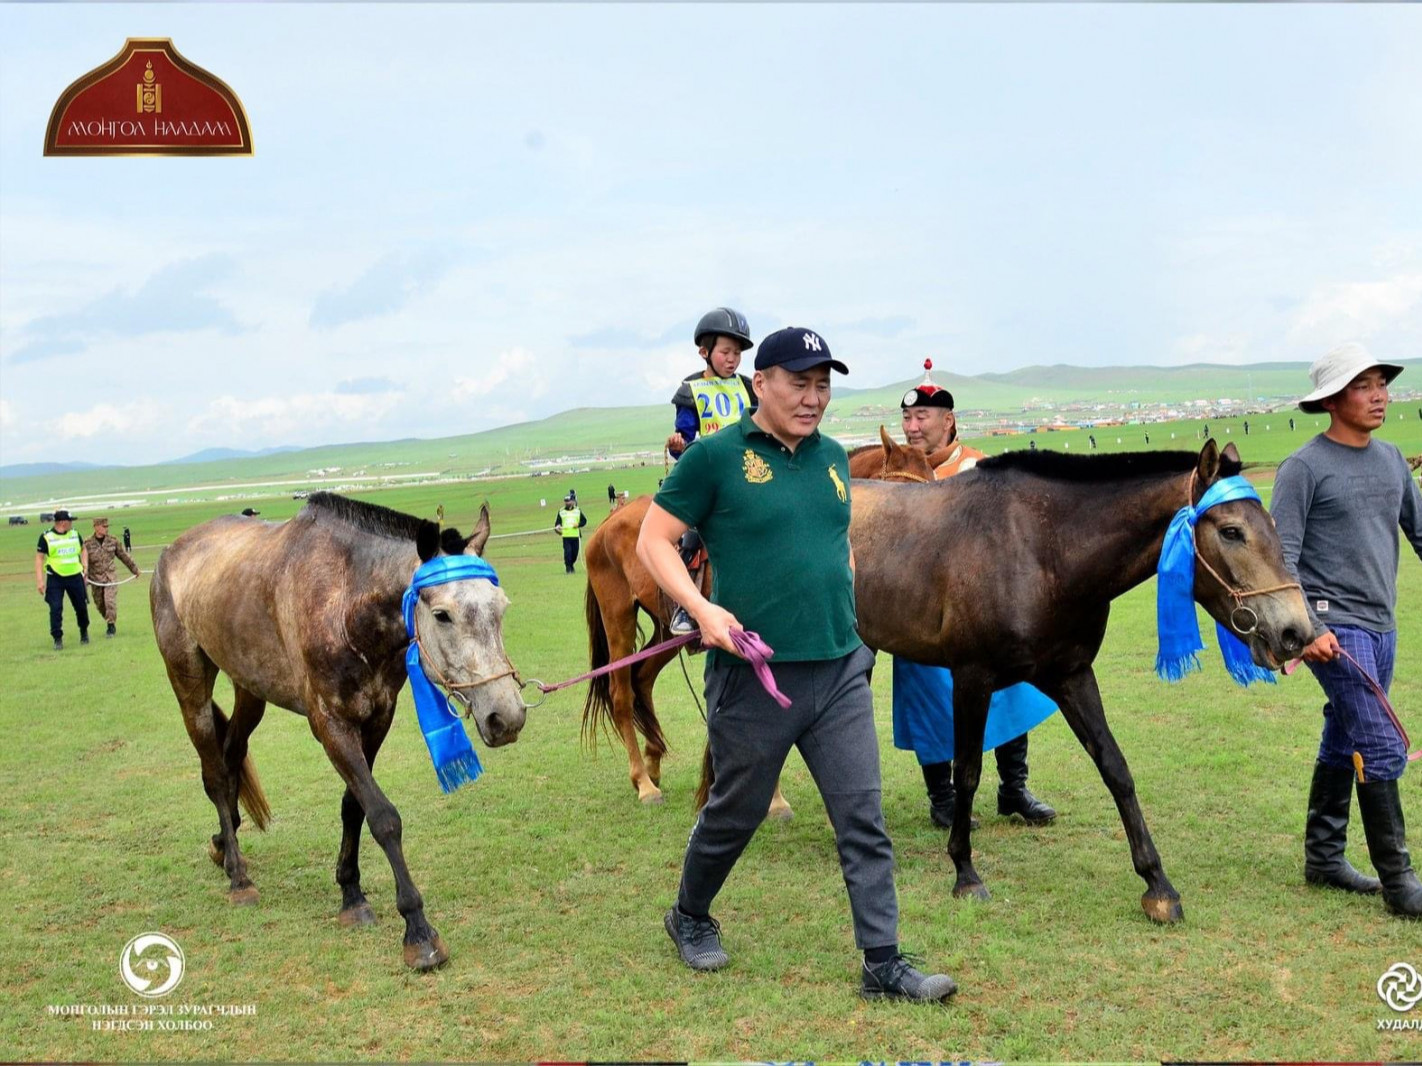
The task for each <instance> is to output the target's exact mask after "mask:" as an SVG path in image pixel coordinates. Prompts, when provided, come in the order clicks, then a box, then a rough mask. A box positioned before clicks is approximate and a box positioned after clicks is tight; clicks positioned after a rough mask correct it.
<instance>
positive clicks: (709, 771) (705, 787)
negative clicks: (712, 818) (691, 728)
mask: <svg viewBox="0 0 1422 1067" xmlns="http://www.w3.org/2000/svg"><path fill="white" fill-rule="evenodd" d="M715 781H716V768H715V767H713V766H711V742H710V741H707V742H706V747H705V748H703V749H702V750H701V781H700V782H699V783H698V784H697V786H696V810H697V811H700V810H701V809H702V808H704V807H705V806H706V802H707V801H708V800H710V799H711V786H712V785H713V784H714V783H715Z"/></svg>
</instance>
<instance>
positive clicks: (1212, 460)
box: [1195, 437, 1220, 500]
mask: <svg viewBox="0 0 1422 1067" xmlns="http://www.w3.org/2000/svg"><path fill="white" fill-rule="evenodd" d="M1195 475H1196V477H1195V482H1196V484H1195V489H1196V491H1197V492H1196V499H1197V500H1198V499H1199V494H1202V493H1204V491H1205V490H1206V489H1208V488H1209V487H1210V486H1212V485H1214V484H1215V480H1216V479H1217V478H1218V477H1219V476H1220V449H1219V446H1218V445H1216V444H1215V439H1214V438H1213V437H1211V438H1210V439H1209V440H1208V441H1206V442H1205V447H1204V448H1202V449H1200V462H1199V465H1198V466H1197V467H1196V468H1195Z"/></svg>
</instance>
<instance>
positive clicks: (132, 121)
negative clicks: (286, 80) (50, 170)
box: [44, 37, 252, 156]
mask: <svg viewBox="0 0 1422 1067" xmlns="http://www.w3.org/2000/svg"><path fill="white" fill-rule="evenodd" d="M44 154H45V155H47V156H132V155H143V156H168V155H173V156H216V155H241V156H250V155H251V154H252V131H251V128H250V127H249V126H248V124H247V113H246V111H245V110H244V109H243V107H242V101H240V100H238V99H237V94H236V93H234V92H233V91H232V90H231V89H230V88H228V86H227V84H226V83H225V82H223V81H222V80H221V79H220V78H218V77H216V76H215V75H213V74H210V73H209V72H207V71H205V70H203V69H202V68H201V67H199V66H196V65H194V64H193V63H190V62H188V61H187V60H186V59H184V58H183V57H182V56H181V55H179V54H178V50H177V49H176V48H174V47H173V42H172V41H170V40H168V39H167V38H166V37H162V38H147V37H130V38H129V39H128V40H127V41H126V42H124V46H123V50H122V51H120V52H119V54H118V55H117V56H115V57H114V58H113V59H111V60H109V61H108V62H107V63H105V64H104V65H103V66H102V67H98V68H97V69H95V70H91V71H90V72H89V73H88V74H86V75H84V76H83V77H82V78H80V79H79V80H78V81H76V82H75V83H74V84H73V85H71V86H69V88H68V89H66V90H64V92H63V94H62V95H61V96H60V98H59V102H58V103H56V104H55V105H54V110H53V111H52V112H51V113H50V116H49V126H48V128H47V129H46V130H45V134H44Z"/></svg>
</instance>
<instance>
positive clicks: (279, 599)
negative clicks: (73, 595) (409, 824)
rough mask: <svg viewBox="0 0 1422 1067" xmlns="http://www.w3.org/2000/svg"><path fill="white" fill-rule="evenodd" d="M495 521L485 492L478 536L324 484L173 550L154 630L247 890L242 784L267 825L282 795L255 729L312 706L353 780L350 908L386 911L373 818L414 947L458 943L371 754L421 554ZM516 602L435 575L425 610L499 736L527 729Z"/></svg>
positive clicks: (245, 896)
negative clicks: (429, 905)
mask: <svg viewBox="0 0 1422 1067" xmlns="http://www.w3.org/2000/svg"><path fill="white" fill-rule="evenodd" d="M488 537H489V512H488V508H487V506H486V507H484V508H483V509H482V510H481V513H480V516H479V522H478V524H477V525H476V527H475V529H474V532H473V535H472V536H471V537H470V538H469V539H468V540H467V541H466V540H465V539H463V538H461V537H460V536H459V533H458V531H456V530H445V531H443V533H442V534H441V531H440V529H439V527H438V526H437V525H436V524H434V523H432V522H428V521H424V520H421V519H417V518H414V517H412V516H409V515H403V514H401V513H399V512H396V511H391V510H389V509H387V508H382V507H377V506H375V505H373V504H365V503H361V502H359V501H353V500H347V499H345V498H343V497H339V496H335V495H333V494H330V493H317V494H314V495H313V496H312V497H311V498H310V500H309V501H308V502H307V504H306V506H305V507H304V508H303V509H302V510H301V512H300V513H299V514H297V515H296V517H295V518H293V519H291V520H290V521H289V522H285V523H280V524H277V523H269V522H263V521H261V520H257V519H251V518H241V517H239V516H235V515H228V516H223V517H221V518H217V519H213V520H212V521H211V522H206V523H203V524H202V525H201V526H197V527H194V528H193V529H191V530H189V531H187V532H186V533H184V534H183V535H182V536H181V537H179V538H178V539H177V540H176V541H174V542H173V543H172V544H171V545H170V546H168V548H167V549H165V550H164V552H163V555H162V557H161V558H160V559H159V561H158V565H157V567H155V568H154V572H153V582H152V586H151V591H150V597H151V600H152V606H153V629H154V632H155V633H156V634H157V638H158V648H159V651H161V652H162V654H163V660H164V663H165V664H166V666H167V669H168V679H169V681H170V682H171V683H172V686H173V692H174V693H175V694H176V695H177V698H178V705H179V707H180V708H181V709H182V713H183V723H184V725H185V726H186V727H187V730H188V736H189V737H190V738H191V739H192V743H193V747H194V748H196V749H197V752H198V756H199V758H200V759H201V761H202V781H203V786H204V788H205V789H206V790H207V795H208V797H209V798H210V799H211V800H212V803H213V805H214V806H215V807H216V808H217V819H218V832H217V833H216V834H214V835H213V837H212V844H211V846H210V850H209V852H210V855H211V856H212V859H213V862H215V863H217V864H219V865H220V866H222V868H223V869H224V870H225V871H226V873H227V875H228V878H229V879H230V888H229V899H230V900H231V901H232V902H233V903H234V904H251V903H255V902H256V900H257V889H256V887H255V886H254V885H253V884H252V882H251V879H249V878H248V877H247V865H246V861H245V860H244V859H243V858H242V854H241V852H240V851H239V849H238V846H237V828H238V826H239V825H240V824H241V815H240V814H239V813H238V809H237V803H238V798H239V796H240V797H241V800H242V804H243V806H244V807H245V808H246V810H247V813H248V815H250V816H251V817H252V820H253V821H254V822H255V823H256V824H257V826H258V828H259V829H260V828H264V827H265V825H266V823H267V819H268V817H269V816H270V809H269V808H268V806H267V802H266V798H265V796H264V795H263V794H262V789H261V784H260V783H259V782H258V780H257V777H256V774H255V771H254V769H253V767H252V764H251V761H250V760H249V759H248V758H247V739H248V738H249V737H250V736H251V734H252V731H253V730H255V729H256V728H257V725H258V724H259V723H260V722H261V721H262V715H263V713H264V712H265V710H266V706H267V703H268V702H270V703H272V704H276V705H278V706H280V707H283V708H286V709H288V710H290V711H294V712H296V713H297V714H298V715H303V716H305V717H306V720H307V722H308V723H309V724H310V727H311V732H312V733H313V734H314V735H315V736H316V739H317V740H318V741H320V742H321V744H322V746H323V747H324V748H325V750H326V755H327V757H328V758H329V759H330V760H331V763H332V764H333V765H334V766H335V768H336V772H337V773H338V774H339V775H340V776H341V778H342V780H344V782H345V783H346V791H345V796H344V797H343V798H342V801H341V823H342V827H343V834H342V838H341V850H340V855H339V858H338V860H337V863H336V882H337V883H338V884H339V885H340V887H341V894H342V904H341V912H340V920H341V922H342V923H343V924H345V925H357V924H364V923H369V922H374V921H375V916H374V914H373V912H372V911H371V908H370V905H369V904H368V903H367V902H366V899H365V894H364V893H363V892H362V891H361V886H360V866H359V862H358V850H359V846H360V828H361V823H362V821H365V822H368V823H369V824H370V832H371V835H372V836H373V837H374V838H375V840H376V843H377V844H379V845H380V847H381V848H382V849H383V850H384V851H385V854H386V857H387V858H388V859H389V861H390V866H391V869H392V870H393V871H394V874H395V886H396V891H395V902H396V907H398V908H399V911H400V914H401V915H402V916H404V918H405V938H404V956H405V962H406V963H407V964H408V965H409V966H411V967H414V968H416V969H417V970H428V969H430V968H432V967H437V966H439V965H440V964H442V963H443V962H445V960H447V959H448V958H449V953H448V951H447V950H446V948H445V946H444V942H443V941H442V940H441V939H440V936H439V934H438V933H436V932H435V929H434V927H432V926H431V925H430V924H429V923H428V922H427V921H426V919H425V915H424V904H423V901H422V900H421V898H420V893H419V890H418V889H416V888H415V884H414V882H413V880H412V879H411V878H410V872H409V870H408V869H407V868H406V866H405V857H404V853H403V851H402V850H401V845H400V833H401V824H400V815H399V813H398V812H397V811H396V810H395V806H394V805H393V804H391V803H390V801H389V800H388V799H387V798H386V796H385V794H384V793H383V792H381V790H380V787H379V786H378V785H376V784H375V779H374V777H373V776H372V774H371V767H372V765H373V764H374V763H375V757H376V754H377V753H378V752H379V751H380V745H381V743H382V742H383V741H384V740H385V735H386V733H387V732H388V731H389V729H390V723H391V719H392V717H393V716H394V713H395V701H396V698H397V696H398V695H399V692H400V689H401V687H402V686H403V685H404V684H405V680H406V674H405V654H406V650H407V648H408V647H409V638H408V637H407V636H406V633H405V625H404V622H403V619H402V617H401V606H400V605H401V597H402V594H403V593H404V591H405V588H406V587H407V586H408V585H409V584H410V579H411V576H412V575H413V574H414V571H415V568H416V567H418V566H419V565H420V564H421V563H422V562H425V561H428V560H430V559H432V558H434V557H435V556H436V555H440V554H449V555H455V554H458V553H469V554H471V555H478V554H479V553H480V552H481V551H482V550H483V548H484V543H485V542H486V541H487V539H488ZM508 603H509V601H508V597H507V596H506V595H505V594H504V592H503V590H502V589H500V588H499V587H498V586H495V585H493V584H492V583H491V582H488V581H483V580H464V581H456V582H450V583H447V584H444V585H435V586H430V587H429V588H426V589H423V590H421V592H420V595H419V601H418V604H417V606H416V609H415V622H416V628H417V629H416V632H417V634H418V635H419V637H420V642H421V647H422V649H423V654H424V665H425V668H426V671H427V673H428V674H429V675H430V676H431V678H432V679H435V678H437V679H440V680H442V681H443V682H444V683H445V684H446V685H447V687H448V688H449V689H450V690H452V691H453V692H455V693H456V694H458V695H460V699H461V700H463V701H464V702H465V704H466V706H467V708H468V714H470V715H471V716H472V717H473V719H474V721H475V723H476V724H477V726H478V729H479V734H480V736H481V737H483V739H484V742H485V743H486V744H487V745H489V746H490V747H496V746H498V745H505V744H509V743H510V742H512V741H515V740H517V738H518V735H519V731H520V730H522V729H523V724H524V716H525V711H526V705H525V704H524V702H523V699H522V697H521V696H520V683H519V681H518V679H517V676H516V675H515V674H514V673H513V668H512V665H511V664H510V663H509V660H508V656H507V655H506V653H505V652H504V645H503V632H502V625H503V615H504V611H505V609H506V608H507V607H508ZM218 671H222V672H223V673H225V674H226V675H227V676H228V678H229V679H231V681H232V688H233V692H234V701H233V707H232V717H231V719H229V718H228V717H227V716H226V715H225V714H224V713H223V711H222V709H221V708H219V707H218V706H217V705H216V704H215V703H214V702H213V699H212V689H213V682H214V681H215V680H216V677H217V672H218Z"/></svg>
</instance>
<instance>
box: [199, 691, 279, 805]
mask: <svg viewBox="0 0 1422 1067" xmlns="http://www.w3.org/2000/svg"><path fill="white" fill-rule="evenodd" d="M210 704H211V707H212V724H213V726H214V727H215V728H216V732H217V744H218V746H219V748H220V747H221V745H222V741H223V738H224V737H226V736H227V714H226V713H225V712H224V711H223V710H222V709H221V708H219V707H218V706H217V702H216V701H215V700H214V701H211V702H210ZM237 799H238V800H239V801H240V802H241V804H242V810H243V811H245V812H246V813H247V815H248V817H250V818H251V820H252V824H253V825H254V826H256V828H257V829H258V830H265V829H266V828H267V827H268V826H270V825H271V821H272V806H271V805H270V804H269V803H267V794H266V793H264V792H263V791H262V780H261V779H260V778H258V777H257V765H256V764H255V763H253V762H252V754H251V753H250V752H249V753H247V755H245V756H243V757H242V766H241V767H240V768H239V769H238V771H237Z"/></svg>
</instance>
